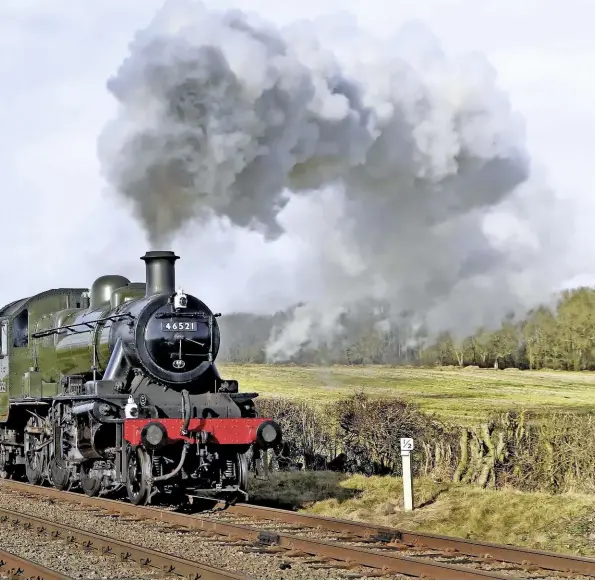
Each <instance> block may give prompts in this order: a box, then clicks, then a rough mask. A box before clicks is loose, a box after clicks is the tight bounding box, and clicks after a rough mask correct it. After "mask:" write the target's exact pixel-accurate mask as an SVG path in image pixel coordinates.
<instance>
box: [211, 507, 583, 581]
mask: <svg viewBox="0 0 595 581" xmlns="http://www.w3.org/2000/svg"><path fill="white" fill-rule="evenodd" d="M220 506H221V505H220ZM221 514H222V515H224V516H221V517H219V518H223V519H225V520H228V521H230V522H236V523H242V522H246V523H247V522H250V523H251V524H252V526H258V525H260V524H265V523H267V522H281V523H286V524H288V525H290V526H292V527H295V528H296V530H303V529H304V528H305V529H308V528H314V529H319V530H323V531H330V532H333V533H341V534H343V535H348V537H343V538H351V539H367V542H369V543H371V542H374V540H376V539H378V540H384V541H386V540H388V539H390V544H391V545H396V546H398V547H399V548H401V549H403V550H407V549H410V550H414V551H416V552H417V553H418V554H421V553H423V552H425V551H432V550H437V551H446V552H449V553H451V554H458V555H466V556H470V557H481V558H489V559H493V560H497V561H501V562H507V563H515V564H518V565H521V566H523V567H526V568H528V569H533V570H535V568H540V569H543V570H545V571H563V572H568V573H570V574H579V575H585V576H589V577H591V576H595V559H590V558H586V557H578V556H573V555H563V554H559V553H551V552H548V551H540V550H535V549H525V548H522V547H514V546H511V545H500V544H496V543H487V542H477V541H471V540H468V539H461V538H457V537H448V536H444V535H436V534H433V533H425V532H418V531H407V530H403V529H395V528H390V527H382V526H378V525H373V524H368V523H361V522H357V521H350V520H343V519H336V518H328V517H324V516H318V515H312V514H305V513H298V512H294V511H291V510H282V509H278V508H269V507H263V506H256V505H252V504H236V505H234V506H229V507H227V508H226V509H225V513H221Z"/></svg>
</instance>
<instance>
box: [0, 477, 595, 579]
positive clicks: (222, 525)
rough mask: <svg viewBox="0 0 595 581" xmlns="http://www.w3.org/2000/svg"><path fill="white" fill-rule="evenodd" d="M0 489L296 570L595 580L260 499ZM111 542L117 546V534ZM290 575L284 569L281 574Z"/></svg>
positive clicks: (553, 565)
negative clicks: (188, 535) (169, 502)
mask: <svg viewBox="0 0 595 581" xmlns="http://www.w3.org/2000/svg"><path fill="white" fill-rule="evenodd" d="M0 487H1V488H3V489H10V490H12V491H14V492H16V493H18V494H20V495H23V494H24V495H31V496H38V497H46V498H52V499H54V501H56V502H58V503H60V502H64V503H74V504H78V505H81V506H82V507H85V508H86V509H87V510H93V509H95V510H96V511H97V514H98V517H99V516H114V515H117V516H119V517H121V516H122V515H127V516H129V517H133V518H134V519H136V520H147V521H153V522H155V523H164V524H165V523H167V524H168V525H170V526H173V527H177V529H176V530H178V531H180V532H189V531H197V532H199V533H200V534H203V535H212V536H214V540H215V541H217V542H219V541H220V542H221V543H226V544H228V545H235V546H238V547H241V550H242V551H243V552H244V553H257V554H260V555H263V556H266V555H271V556H274V557H276V558H279V557H282V559H283V562H284V564H285V565H286V566H285V567H280V568H281V569H284V568H286V569H291V567H292V564H294V563H302V564H303V563H307V564H309V565H310V566H312V567H316V568H317V569H319V570H321V571H322V570H324V569H327V570H330V572H332V573H333V575H337V576H340V577H341V578H363V577H367V578H397V579H398V578H405V577H426V578H431V579H506V578H514V579H520V578H526V579H539V578H559V579H564V578H577V577H583V578H594V579H595V559H588V558H584V557H573V556H568V555H558V554H554V553H547V552H544V551H532V550H529V549H521V548H515V547H508V546H506V545H495V544H491V543H478V542H474V541H468V540H465V539H456V538H452V537H443V536H439V535H431V534H426V533H414V532H408V531H400V530H397V529H389V528H385V527H377V526H373V525H369V524H362V523H357V522H352V521H343V520H337V519H329V518H324V517H318V516H314V515H305V514H300V513H295V512H291V511H283V510H279V509H269V508H264V507H257V506H254V505H245V504H240V505H236V506H233V507H228V508H227V510H225V511H222V510H217V511H214V512H211V513H209V516H208V517H206V516H204V515H196V514H184V513H181V512H174V511H173V510H171V509H160V508H153V507H139V506H133V505H131V504H129V503H124V502H120V501H114V500H107V499H103V498H89V497H87V496H84V495H82V494H78V493H71V492H61V491H58V490H56V489H54V488H42V487H37V486H31V485H28V484H24V483H20V482H14V481H0ZM0 510H3V511H5V510H6V509H0ZM1 514H2V513H0V517H1ZM108 541H110V542H111V543H112V545H113V540H112V539H108ZM102 543H103V544H102ZM105 543H106V541H100V542H99V543H98V546H102V547H104V546H105ZM136 548H137V550H138V549H139V547H138V546H137V547H136ZM140 549H142V547H140ZM180 571H181V569H180ZM328 572H329V571H327V573H328ZM282 577H283V575H282V574H280V575H279V576H278V577H276V578H282ZM204 578H206V577H204ZM209 578H240V577H209Z"/></svg>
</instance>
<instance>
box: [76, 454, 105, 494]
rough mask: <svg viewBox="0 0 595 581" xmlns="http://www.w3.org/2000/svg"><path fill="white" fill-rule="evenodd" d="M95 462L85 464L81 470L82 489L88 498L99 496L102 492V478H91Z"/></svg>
mask: <svg viewBox="0 0 595 581" xmlns="http://www.w3.org/2000/svg"><path fill="white" fill-rule="evenodd" d="M92 468H93V462H83V464H81V468H80V478H81V488H82V489H83V492H84V493H85V494H86V495H87V496H97V495H98V494H99V492H100V491H101V477H97V476H91V475H90V473H91V469H92Z"/></svg>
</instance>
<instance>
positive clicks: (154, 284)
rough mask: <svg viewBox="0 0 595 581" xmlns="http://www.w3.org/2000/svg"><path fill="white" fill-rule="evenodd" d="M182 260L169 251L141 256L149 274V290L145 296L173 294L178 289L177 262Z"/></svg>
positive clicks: (153, 251) (154, 251) (159, 251)
mask: <svg viewBox="0 0 595 581" xmlns="http://www.w3.org/2000/svg"><path fill="white" fill-rule="evenodd" d="M178 258H180V257H179V256H176V255H175V254H174V253H173V252H171V251H169V250H152V251H151V252H147V253H146V254H145V255H144V256H141V260H144V261H145V264H146V272H147V289H146V293H145V296H147V297H149V296H151V295H155V294H162V293H167V294H172V293H174V292H175V289H176V267H175V262H176V260H178Z"/></svg>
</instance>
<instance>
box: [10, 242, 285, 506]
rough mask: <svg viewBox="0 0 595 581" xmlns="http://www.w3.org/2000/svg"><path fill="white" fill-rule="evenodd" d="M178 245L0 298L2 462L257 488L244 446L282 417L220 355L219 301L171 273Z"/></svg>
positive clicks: (140, 489)
mask: <svg viewBox="0 0 595 581" xmlns="http://www.w3.org/2000/svg"><path fill="white" fill-rule="evenodd" d="M178 258H179V257H178V256H176V255H175V254H174V253H173V252H169V251H152V252H147V253H146V254H145V256H143V257H142V260H144V261H145V264H146V282H145V283H131V282H130V281H129V280H128V279H127V278H125V277H122V276H115V275H110V276H102V277H100V278H99V279H97V280H96V281H95V282H94V284H93V285H92V287H91V289H90V290H87V289H84V288H60V289H55V290H49V291H46V292H43V293H40V294H38V295H36V296H33V297H30V298H26V299H22V300H19V301H15V302H14V303H11V304H9V305H7V306H5V307H4V308H2V309H0V428H1V431H0V436H1V437H0V476H2V477H4V478H7V477H10V478H20V477H26V479H27V480H28V481H29V482H30V483H32V484H42V483H43V482H44V481H48V482H49V483H51V484H52V485H53V486H55V487H56V488H59V489H62V490H64V489H71V488H73V487H78V488H80V489H82V490H83V491H84V492H85V493H86V494H88V495H90V496H94V495H98V494H104V493H107V492H110V491H118V490H122V489H125V491H126V493H127V496H128V498H129V500H130V501H131V502H132V503H134V504H148V503H149V502H151V501H152V499H153V498H154V497H155V495H158V494H163V495H166V496H168V497H169V498H173V497H176V498H178V499H180V498H186V497H187V496H188V495H194V496H201V497H209V498H212V497H217V498H225V499H227V500H228V501H234V500H236V499H237V498H242V497H243V498H244V499H245V498H247V494H246V488H247V478H248V463H247V454H248V453H249V452H250V453H253V454H254V455H255V457H258V456H259V455H260V453H261V452H262V451H263V450H268V449H271V448H272V449H277V450H278V449H279V447H280V444H281V430H280V428H279V426H278V425H277V424H276V423H275V422H274V421H272V420H271V419H268V418H260V417H258V414H257V412H256V410H255V406H254V399H255V398H256V397H257V396H258V394H256V393H242V392H240V391H239V390H238V382H237V381H235V380H229V379H223V378H222V377H221V376H220V374H219V372H218V370H217V367H216V365H215V359H216V358H217V353H218V350H219V343H220V332H219V325H218V323H217V317H218V316H219V315H218V314H215V313H213V312H212V311H211V310H210V309H209V307H208V306H207V305H206V304H205V303H203V302H202V301H201V300H199V299H198V298H197V297H195V296H193V295H191V294H186V293H184V291H183V290H182V289H181V288H180V289H177V290H176V285H175V261H176V260H177V259H178Z"/></svg>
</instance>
